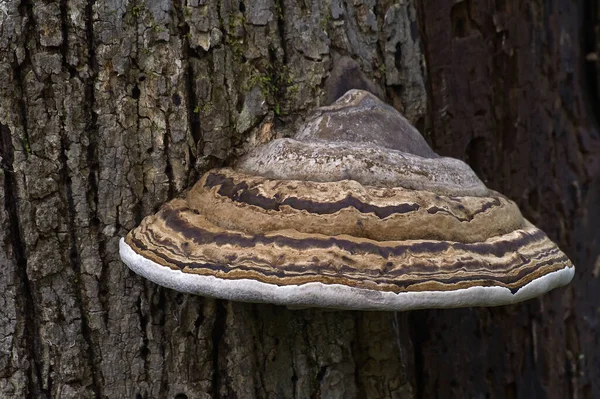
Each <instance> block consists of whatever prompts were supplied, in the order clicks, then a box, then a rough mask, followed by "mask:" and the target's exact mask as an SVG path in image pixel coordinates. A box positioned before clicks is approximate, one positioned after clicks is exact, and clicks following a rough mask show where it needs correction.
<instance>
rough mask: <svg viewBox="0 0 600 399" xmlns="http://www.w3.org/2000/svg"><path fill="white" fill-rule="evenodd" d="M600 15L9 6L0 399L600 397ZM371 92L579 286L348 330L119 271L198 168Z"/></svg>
mask: <svg viewBox="0 0 600 399" xmlns="http://www.w3.org/2000/svg"><path fill="white" fill-rule="evenodd" d="M597 10H598V8H597V5H596V3H595V2H594V1H592V0H587V1H584V2H573V1H570V0H532V1H529V2H517V1H514V0H495V1H491V0H484V1H477V2H476V1H472V0H465V1H458V2H457V1H449V0H432V1H424V0H421V1H412V2H411V1H396V2H394V1H391V0H386V1H375V0H358V1H341V0H328V1H323V2H321V1H313V2H309V1H305V0H298V1H294V0H255V1H250V0H246V1H233V0H218V1H216V0H215V1H204V0H189V1H184V0H172V1H168V0H147V1H129V2H128V1H107V0H95V1H82V0H61V1H58V2H47V1H42V0H22V1H13V2H6V1H5V2H2V1H0V58H1V59H2V60H3V61H2V62H0V138H1V139H0V156H1V163H0V164H1V166H2V173H0V197H1V198H2V199H3V200H2V201H1V202H0V203H1V204H3V206H2V207H0V226H1V227H2V228H0V264H1V266H2V267H1V268H0V292H1V293H2V295H1V296H0V306H1V310H0V316H1V317H0V337H2V338H0V397H32V398H44V397H60V398H87V397H89V398H119V397H129V398H176V399H184V398H189V399H192V398H210V397H212V398H218V397H227V398H234V397H239V398H254V397H256V398H289V397H297V398H347V397H358V398H389V397H393V398H412V397H423V398H425V397H436V396H437V397H528V398H529V397H550V398H552V397H560V398H562V397H577V398H592V397H597V396H600V366H599V365H600V351H599V350H598V344H599V343H598V335H597V333H596V329H597V325H598V323H599V322H600V312H599V311H598V309H600V308H598V303H599V300H600V294H599V293H600V286H599V285H600V283H599V279H598V275H599V274H600V229H599V228H598V227H597V226H598V223H600V133H599V129H598V121H597V119H596V115H600V103H599V102H598V89H597V83H598V73H597V71H598V70H599V68H598V66H597V64H596V61H594V60H595V59H594V57H593V55H590V54H593V53H596V54H598V51H597V50H598V49H597V48H596V47H597V46H598V43H600V42H599V41H597V40H596V37H595V35H596V33H595V32H597V31H598V30H597V29H596V30H595V29H594V26H595V24H596V23H597V20H598V18H597V16H598V14H597ZM596 59H597V57H596ZM355 87H361V88H369V89H370V90H372V91H374V92H376V93H377V94H378V95H380V96H382V97H384V98H385V99H386V100H387V101H388V102H389V103H391V104H392V105H394V106H395V107H396V108H397V109H399V110H400V111H402V112H403V113H404V114H405V115H406V116H407V117H408V118H409V120H411V121H412V122H413V123H414V124H415V125H416V126H417V127H418V128H419V129H420V130H421V131H422V132H423V134H424V136H425V137H426V139H427V140H428V141H429V142H430V144H432V146H433V148H434V150H436V151H437V152H439V153H440V154H442V155H449V156H454V157H458V158H462V159H464V160H466V161H467V162H469V164H470V165H471V166H472V167H473V168H474V170H475V171H476V172H477V173H478V174H479V175H480V177H482V179H484V180H485V182H486V184H487V185H488V186H489V187H491V188H493V189H496V190H498V191H501V192H503V193H504V194H506V195H508V196H509V197H511V198H512V199H514V200H515V201H516V202H517V203H518V205H519V206H520V207H521V209H522V211H523V213H524V215H525V216H526V217H527V218H528V219H530V220H531V221H532V222H534V223H535V224H537V225H538V226H539V227H541V228H542V229H544V230H545V231H546V232H547V233H548V234H549V236H550V237H551V238H552V239H554V240H555V241H557V242H558V243H559V245H560V246H561V247H562V248H563V249H564V250H565V251H566V252H567V254H568V255H569V256H570V257H571V259H572V260H573V262H574V263H575V265H576V266H577V274H576V277H575V280H574V283H573V284H571V285H570V286H569V287H567V288H564V289H559V290H556V291H555V292H552V293H550V294H548V295H546V296H544V297H542V298H540V299H534V300H531V301H528V302H526V303H523V304H519V305H515V306H508V307H502V308H490V309H488V308H485V309H457V310H428V311H417V312H405V313H392V312H387V313H384V312H371V313H369V312H332V311H323V310H319V309H309V310H288V309H286V308H283V307H278V306H272V305H257V304H244V303H234V302H226V301H220V300H215V299H210V298H203V297H196V296H190V295H184V294H181V293H177V292H175V291H172V290H168V289H164V288H161V287H159V286H157V285H154V284H152V283H150V282H148V281H146V280H144V279H142V278H140V277H138V276H137V275H134V274H133V273H132V272H130V271H129V269H128V268H127V267H126V266H124V265H123V264H122V263H121V261H120V259H119V256H118V240H119V238H120V237H121V236H123V235H124V234H126V232H127V231H128V230H130V229H131V228H133V227H134V226H136V225H137V224H138V223H139V222H140V221H141V219H142V218H143V217H144V216H145V215H148V214H150V213H153V212H155V211H156V210H157V208H158V207H159V206H160V205H161V204H162V203H164V202H165V201H167V200H168V199H170V198H172V197H174V196H176V195H178V194H179V193H181V192H182V191H184V190H185V189H186V188H187V187H190V186H191V185H192V184H193V183H194V182H195V180H196V179H197V178H198V176H199V174H200V173H202V172H203V171H205V170H207V169H208V168H210V167H213V166H220V165H228V164H230V163H231V162H232V161H233V160H234V159H235V158H236V157H238V156H240V155H241V154H243V153H244V152H245V151H246V150H247V149H248V148H249V147H251V146H253V145H256V144H257V143H261V142H264V141H266V140H269V139H270V138H272V137H275V136H277V135H282V134H286V133H287V132H291V131H292V130H293V128H294V127H295V126H296V125H297V124H298V123H299V122H300V121H301V119H302V116H303V115H304V114H305V113H306V112H307V111H308V110H310V109H312V108H314V107H316V106H318V105H322V104H324V103H326V102H330V101H331V100H332V98H334V97H335V96H336V95H337V94H338V93H341V92H343V91H344V90H346V89H349V88H355Z"/></svg>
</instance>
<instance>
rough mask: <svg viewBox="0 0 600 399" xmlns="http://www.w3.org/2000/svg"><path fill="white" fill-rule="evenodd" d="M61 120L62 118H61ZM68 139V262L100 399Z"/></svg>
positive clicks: (63, 150)
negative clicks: (78, 241)
mask: <svg viewBox="0 0 600 399" xmlns="http://www.w3.org/2000/svg"><path fill="white" fill-rule="evenodd" d="M61 119H62V118H61ZM61 130H62V131H63V132H64V131H65V125H64V120H62V126H61ZM68 151H69V149H68V139H67V138H66V137H65V136H63V137H62V138H61V154H60V161H61V164H62V165H61V166H62V167H61V172H60V174H61V175H62V176H61V178H62V180H63V181H64V187H65V193H64V195H65V199H66V202H67V209H68V210H67V212H68V216H67V217H68V228H69V241H70V243H69V246H70V248H69V261H70V263H71V267H72V269H73V273H74V275H75V276H76V278H75V279H74V281H73V285H74V287H73V292H74V293H75V298H76V300H77V305H76V306H77V307H78V308H79V312H80V315H81V333H82V335H83V339H84V340H85V343H86V346H87V348H86V356H87V357H86V360H87V363H88V367H89V372H90V374H91V378H92V384H91V385H92V386H91V387H90V389H91V390H92V391H93V392H94V396H95V397H96V399H100V398H101V396H102V395H101V389H100V383H99V381H98V373H99V370H98V369H97V368H96V359H97V358H98V357H97V355H96V353H95V344H94V342H93V339H92V330H91V328H90V325H89V320H88V317H89V306H88V305H87V303H86V301H85V300H84V298H85V296H86V295H85V288H84V286H83V284H82V283H81V282H80V279H79V276H81V274H82V271H81V258H80V254H79V250H78V249H77V240H78V238H77V224H76V222H75V214H76V210H75V202H74V200H73V189H72V185H71V177H70V176H69V170H68V168H69V166H68V163H67V153H68Z"/></svg>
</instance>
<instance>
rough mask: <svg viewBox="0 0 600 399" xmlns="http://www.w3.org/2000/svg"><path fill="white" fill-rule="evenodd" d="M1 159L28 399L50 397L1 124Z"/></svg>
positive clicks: (7, 139)
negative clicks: (17, 285)
mask: <svg viewBox="0 0 600 399" xmlns="http://www.w3.org/2000/svg"><path fill="white" fill-rule="evenodd" d="M0 134H1V140H0V154H1V155H0V156H1V157H2V161H3V164H4V165H3V166H4V168H3V169H4V192H5V198H4V208H5V210H6V212H7V213H8V216H9V224H10V241H11V245H12V253H13V256H14V257H15V262H16V266H17V273H18V278H19V280H20V283H21V285H20V291H21V293H20V295H19V301H18V302H19V304H20V313H21V315H22V317H23V318H24V324H25V331H24V335H25V337H24V338H25V341H26V342H25V347H26V348H27V353H28V358H29V372H28V381H27V382H28V387H29V392H28V394H29V397H31V398H38V397H39V398H49V397H50V393H49V392H48V391H46V390H44V389H43V388H42V383H41V381H42V375H41V371H40V369H41V366H40V359H39V357H38V353H40V351H39V348H40V345H39V325H38V323H37V318H36V316H35V315H36V305H35V300H34V297H33V292H32V288H31V285H30V281H29V276H28V275H27V257H26V256H25V250H24V248H25V244H24V242H23V239H22V237H21V227H20V222H19V212H18V210H17V203H18V201H19V198H18V195H17V193H16V191H17V188H16V182H15V181H14V179H15V178H14V172H13V169H12V168H13V162H14V157H13V144H12V137H11V132H10V130H9V129H8V127H7V126H6V125H4V124H1V123H0Z"/></svg>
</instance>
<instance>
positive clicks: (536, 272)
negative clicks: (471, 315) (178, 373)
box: [120, 90, 574, 310]
mask: <svg viewBox="0 0 600 399" xmlns="http://www.w3.org/2000/svg"><path fill="white" fill-rule="evenodd" d="M120 252H121V257H122V259H123V261H124V262H125V263H126V264H127V265H128V266H129V267H130V268H131V269H132V270H133V271H135V272H136V273H138V274H140V275H142V276H144V277H146V278H148V279H149V280H151V281H153V282H155V283H157V284H160V285H163V286H165V287H169V288H172V289H175V290H178V291H182V292H188V293H193V294H199V295H205V296H212V297H217V298H224V299H229V300H236V301H247V302H266V303H274V304H282V305H287V306H290V307H324V308H337V309H368V310H409V309H423V308H453V307H463V306H495V305H504V304H510V303H515V302H519V301H523V300H526V299H529V298H532V297H535V296H538V295H540V294H543V293H545V292H547V291H549V290H551V289H553V288H555V287H559V286H562V285H565V284H567V283H569V281H571V279H572V277H573V274H574V267H573V265H572V264H571V262H570V261H569V259H568V258H567V257H566V256H565V254H564V253H563V252H561V251H560V249H559V248H558V247H557V246H556V245H555V244H554V243H553V242H552V241H550V240H549V239H548V237H547V236H546V235H545V234H544V233H543V232H542V231H541V230H539V229H538V228H536V227H535V226H533V225H532V224H531V223H529V222H528V221H527V220H526V219H524V218H523V216H522V215H521V213H520V211H519V209H518V208H517V206H516V205H515V203H514V202H512V201H510V200H509V199H507V198H506V197H504V196H503V195H501V194H499V193H497V192H495V191H492V190H490V189H488V188H486V187H485V185H484V184H483V183H482V182H481V181H480V180H479V179H478V178H477V176H476V175H475V173H474V172H473V171H472V170H471V168H469V166H467V165H466V164H465V163H464V162H462V161H459V160H456V159H452V158H444V157H440V156H438V155H437V154H435V153H434V152H433V151H432V150H431V148H430V147H429V146H428V145H427V143H426V142H425V140H424V139H423V137H421V135H420V134H419V132H418V131H417V130H416V129H415V128H414V127H412V126H411V125H410V123H409V122H408V121H407V120H406V119H405V118H404V117H403V116H402V115H400V114H399V113H398V112H397V111H396V110H394V109H393V108H392V107H390V106H388V105H386V104H384V103H382V102H381V101H379V100H378V99H377V98H376V97H374V96H373V95H371V94H369V93H367V92H363V91H358V90H352V91H349V92H348V93H346V94H345V95H344V96H343V97H341V98H340V99H339V100H338V101H336V102H335V103H334V104H332V105H331V106H328V107H323V108H319V109H317V110H316V111H314V113H313V114H312V115H311V116H310V117H309V118H308V120H307V122H306V123H305V124H304V126H303V127H302V128H301V129H300V130H299V131H298V133H297V134H296V136H295V137H294V138H286V139H277V140H274V141H272V142H270V143H269V144H267V145H264V146H262V147H259V148H256V149H255V150H253V151H252V152H251V153H249V154H248V155H246V156H245V157H244V158H242V159H241V160H240V161H239V162H238V163H237V164H236V165H235V167H234V168H222V169H213V170H211V171H209V172H207V173H206V174H204V175H203V176H202V178H201V179H200V180H199V181H198V182H197V183H196V184H195V185H194V186H193V187H192V188H191V189H190V190H189V191H188V192H187V193H186V194H185V196H183V197H181V198H176V199H174V200H172V201H170V202H168V203H166V204H165V205H163V206H162V208H161V209H160V211H159V212H158V213H157V214H155V215H151V216H148V217H146V218H145V219H144V220H143V221H142V223H141V224H140V226H138V227H137V228H135V229H134V230H132V231H131V232H130V233H129V234H128V235H127V236H126V237H125V238H124V239H122V240H121V243H120Z"/></svg>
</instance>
